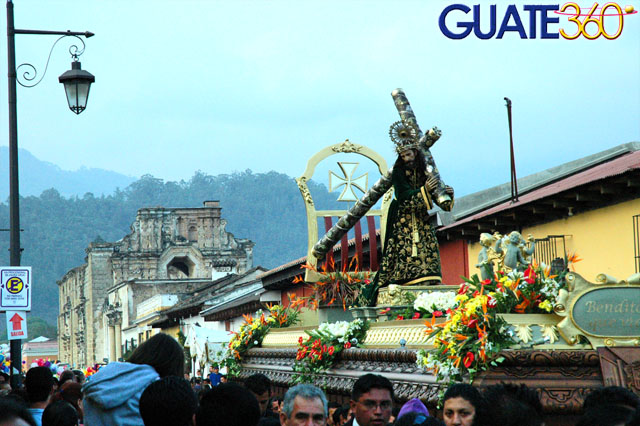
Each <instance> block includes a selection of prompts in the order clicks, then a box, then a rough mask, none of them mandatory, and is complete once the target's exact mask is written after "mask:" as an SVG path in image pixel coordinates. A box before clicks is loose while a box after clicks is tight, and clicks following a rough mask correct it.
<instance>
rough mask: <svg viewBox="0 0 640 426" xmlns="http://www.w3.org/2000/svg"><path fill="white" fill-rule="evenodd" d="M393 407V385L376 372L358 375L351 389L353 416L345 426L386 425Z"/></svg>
mask: <svg viewBox="0 0 640 426" xmlns="http://www.w3.org/2000/svg"><path fill="white" fill-rule="evenodd" d="M392 408H393V385H392V384H391V382H390V381H389V379H387V378H386V377H383V376H380V375H377V374H365V375H364V376H360V378H359V379H358V380H356V382H355V384H354V385H353V390H352V391H351V410H352V411H353V414H354V416H353V418H352V419H351V420H349V421H348V422H347V423H346V424H345V426H387V424H388V423H389V417H391V410H392Z"/></svg>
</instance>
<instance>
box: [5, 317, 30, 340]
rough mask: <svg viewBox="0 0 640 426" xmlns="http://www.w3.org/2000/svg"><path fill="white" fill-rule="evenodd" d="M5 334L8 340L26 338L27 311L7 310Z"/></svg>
mask: <svg viewBox="0 0 640 426" xmlns="http://www.w3.org/2000/svg"><path fill="white" fill-rule="evenodd" d="M7 335H8V337H9V340H16V339H26V338H27V313H26V312H23V311H7Z"/></svg>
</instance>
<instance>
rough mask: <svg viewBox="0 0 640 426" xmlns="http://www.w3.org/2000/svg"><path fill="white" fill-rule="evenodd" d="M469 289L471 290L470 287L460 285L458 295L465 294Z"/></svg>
mask: <svg viewBox="0 0 640 426" xmlns="http://www.w3.org/2000/svg"><path fill="white" fill-rule="evenodd" d="M468 288H469V286H468V285H466V284H460V288H459V289H458V294H465V293H466V292H467V289H468Z"/></svg>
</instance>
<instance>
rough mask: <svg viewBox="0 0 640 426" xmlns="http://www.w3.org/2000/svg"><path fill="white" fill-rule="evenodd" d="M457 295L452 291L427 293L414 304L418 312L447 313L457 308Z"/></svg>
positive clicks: (422, 294) (421, 295)
mask: <svg viewBox="0 0 640 426" xmlns="http://www.w3.org/2000/svg"><path fill="white" fill-rule="evenodd" d="M456 304H457V301H456V294H455V292H452V291H425V292H423V293H420V295H419V296H418V297H417V298H416V300H415V302H414V303H413V308H414V309H415V310H416V311H419V310H422V311H427V312H433V311H443V312H444V311H446V310H447V309H452V308H454V307H455V306H456Z"/></svg>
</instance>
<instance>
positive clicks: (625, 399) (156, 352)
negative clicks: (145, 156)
mask: <svg viewBox="0 0 640 426" xmlns="http://www.w3.org/2000/svg"><path fill="white" fill-rule="evenodd" d="M183 369H184V353H183V350H182V347H181V346H180V345H179V344H178V342H177V341H176V340H175V339H173V338H172V337H170V336H168V335H166V334H157V335H155V336H153V337H152V338H150V339H149V340H147V341H146V342H144V343H143V344H141V345H140V346H139V347H138V348H137V349H136V350H135V351H134V352H133V353H132V354H131V356H130V357H129V358H128V360H127V362H114V363H110V364H107V365H106V366H104V367H103V368H101V369H100V370H99V371H98V372H97V373H96V374H94V375H93V376H91V377H90V380H86V381H85V377H84V376H83V375H82V373H81V372H80V374H77V372H74V371H71V370H67V371H64V372H63V373H62V374H61V375H60V377H59V379H56V378H55V377H54V376H53V374H52V372H51V370H50V369H49V368H47V367H33V368H31V369H29V370H28V371H27V374H26V377H25V380H24V387H23V388H20V389H11V388H10V387H8V379H9V378H8V376H7V375H6V374H3V375H0V392H1V393H0V426H78V425H87V426H114V425H122V426H276V425H281V426H301V425H306V426H312V425H313V426H324V425H329V426H389V425H393V426H442V425H445V426H494V425H495V426H498V425H499V426H541V425H544V424H545V423H544V413H543V410H542V404H541V403H540V400H539V397H538V395H537V393H536V392H535V391H533V390H532V389H529V388H527V387H526V386H524V385H514V384H499V385H492V386H489V387H487V388H485V389H484V390H483V391H482V392H480V391H478V390H477V389H476V388H474V387H473V386H471V385H468V384H454V385H452V386H450V387H449V388H448V389H447V391H446V392H445V394H444V397H443V406H442V412H441V417H442V420H440V419H438V418H436V417H434V416H432V413H430V412H429V410H428V409H427V407H426V406H425V405H424V403H423V402H422V401H420V400H419V399H417V398H416V399H412V400H410V401H408V402H406V403H405V404H404V405H402V406H401V407H400V406H398V405H397V404H396V400H395V398H394V390H393V385H392V383H391V382H390V381H389V380H388V379H387V378H386V377H384V376H381V375H377V374H364V375H362V376H360V377H359V378H358V379H357V380H356V381H355V383H354V385H353V389H352V391H351V397H350V401H349V404H347V405H344V406H343V405H341V404H338V403H337V402H335V401H333V402H329V401H328V400H327V397H326V395H325V393H324V392H323V390H322V389H320V388H318V387H316V386H313V385H309V384H299V385H296V386H293V387H291V388H289V389H288V390H287V391H286V393H285V394H284V397H279V396H275V395H274V392H273V391H274V389H273V386H272V383H271V381H270V380H269V378H268V377H266V376H265V375H262V374H254V375H251V376H249V377H246V378H244V380H243V383H242V384H238V383H235V382H226V380H225V379H226V378H225V377H224V376H223V375H221V374H220V373H219V371H218V369H217V368H216V367H215V366H213V367H212V368H211V369H210V374H209V376H208V377H207V378H205V379H203V380H201V381H200V382H199V383H198V381H197V380H190V378H188V377H185V376H184V371H183ZM576 425H577V426H596V425H597V426H603V425H611V426H640V398H638V396H637V395H635V394H634V393H633V392H631V391H630V390H628V389H626V388H622V387H613V386H612V387H605V388H601V389H597V390H594V391H593V392H591V393H590V394H589V395H587V397H586V398H585V401H584V406H583V414H582V417H581V418H580V419H579V421H578V423H576Z"/></svg>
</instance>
